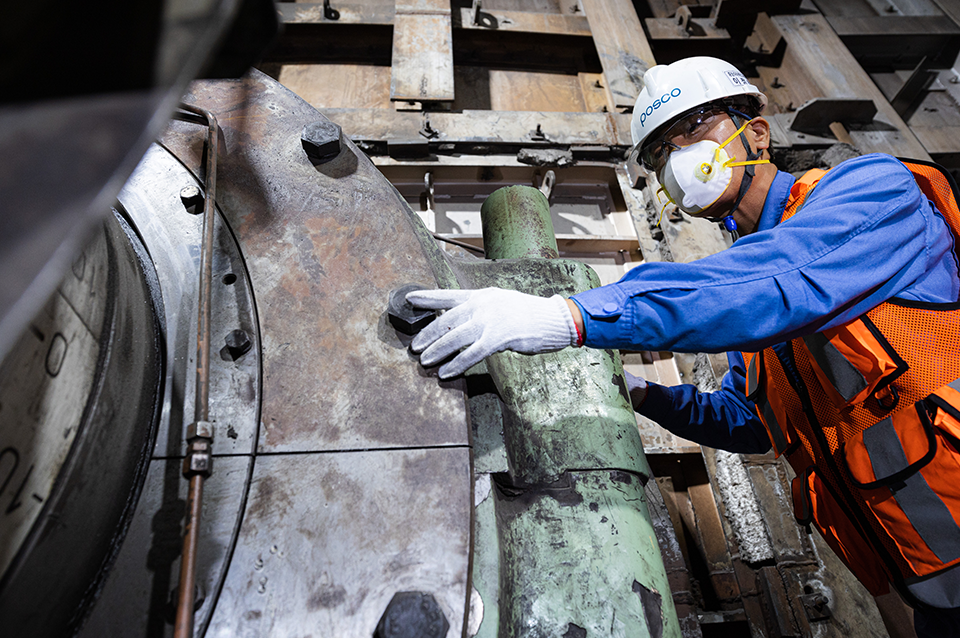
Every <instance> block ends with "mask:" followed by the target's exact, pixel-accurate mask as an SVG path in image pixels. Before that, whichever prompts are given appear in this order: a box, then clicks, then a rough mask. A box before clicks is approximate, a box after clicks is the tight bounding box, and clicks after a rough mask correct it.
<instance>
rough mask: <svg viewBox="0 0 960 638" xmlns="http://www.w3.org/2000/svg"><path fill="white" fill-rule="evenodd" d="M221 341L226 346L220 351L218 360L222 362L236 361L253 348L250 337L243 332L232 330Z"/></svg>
mask: <svg viewBox="0 0 960 638" xmlns="http://www.w3.org/2000/svg"><path fill="white" fill-rule="evenodd" d="M223 341H224V343H226V344H227V345H225V346H224V347H223V348H221V349H220V358H221V359H224V360H227V359H230V360H232V361H236V360H237V359H239V358H240V357H242V356H243V355H245V354H247V353H248V352H250V348H252V347H253V343H251V341H250V336H249V335H248V334H247V333H246V331H244V330H232V331H231V332H230V334H228V335H227V336H226V337H224V338H223Z"/></svg>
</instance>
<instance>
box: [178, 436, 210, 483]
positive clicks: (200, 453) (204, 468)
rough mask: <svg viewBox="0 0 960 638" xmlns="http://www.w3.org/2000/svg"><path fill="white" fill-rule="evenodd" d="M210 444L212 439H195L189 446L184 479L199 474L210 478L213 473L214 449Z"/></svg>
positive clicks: (184, 467) (184, 463) (185, 459)
mask: <svg viewBox="0 0 960 638" xmlns="http://www.w3.org/2000/svg"><path fill="white" fill-rule="evenodd" d="M210 443H211V442H210V439H203V438H195V439H193V440H191V441H190V442H189V443H188V444H187V455H186V456H185V457H184V459H183V475H184V477H186V478H190V477H192V476H196V475H198V474H199V475H201V476H204V477H207V476H210V474H211V473H212V472H213V448H212V446H211V444H210Z"/></svg>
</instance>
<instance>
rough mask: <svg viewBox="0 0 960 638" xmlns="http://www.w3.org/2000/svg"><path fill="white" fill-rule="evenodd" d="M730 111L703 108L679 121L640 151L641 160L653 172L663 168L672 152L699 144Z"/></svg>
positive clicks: (715, 107)
mask: <svg viewBox="0 0 960 638" xmlns="http://www.w3.org/2000/svg"><path fill="white" fill-rule="evenodd" d="M727 113H728V110H727V109H725V108H721V107H717V106H704V107H701V108H699V109H697V110H695V111H693V112H691V113H689V114H687V115H685V116H683V117H681V118H680V119H679V120H677V121H676V122H675V123H674V124H673V125H672V126H670V128H668V129H667V130H666V131H664V132H663V134H662V135H658V136H657V137H656V138H655V139H654V140H653V141H652V142H651V143H649V144H647V145H645V146H644V147H643V148H641V149H640V154H639V159H640V161H641V162H642V163H643V166H644V167H645V168H646V169H648V170H651V171H656V170H659V169H660V168H662V167H663V166H664V165H665V164H666V163H667V157H668V156H669V155H670V153H671V152H673V151H676V150H679V149H681V148H683V147H684V146H690V145H691V144H694V143H695V142H699V141H700V140H701V139H703V137H704V136H705V135H706V134H707V133H708V132H709V131H710V128H711V126H712V125H713V124H714V123H715V122H716V120H717V118H718V117H719V116H721V115H726V114H727Z"/></svg>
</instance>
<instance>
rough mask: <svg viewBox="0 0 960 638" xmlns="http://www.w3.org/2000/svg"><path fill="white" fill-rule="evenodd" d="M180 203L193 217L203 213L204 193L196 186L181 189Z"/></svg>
mask: <svg viewBox="0 0 960 638" xmlns="http://www.w3.org/2000/svg"><path fill="white" fill-rule="evenodd" d="M180 201H181V202H183V207H184V209H185V210H186V211H187V212H188V213H190V214H191V215H199V214H200V213H202V212H203V193H202V192H200V189H199V188H197V187H196V186H184V187H183V188H181V189H180Z"/></svg>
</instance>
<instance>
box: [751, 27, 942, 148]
mask: <svg viewBox="0 0 960 638" xmlns="http://www.w3.org/2000/svg"><path fill="white" fill-rule="evenodd" d="M761 19H764V18H763V17H761ZM769 20H771V21H772V23H773V24H774V25H775V26H776V27H777V28H778V29H779V31H780V33H781V34H782V36H783V37H784V39H785V40H786V41H787V48H786V52H785V53H784V58H783V64H781V66H780V67H779V68H776V69H773V68H760V69H759V70H760V74H761V77H762V78H763V79H764V81H765V83H766V84H767V86H768V87H769V86H771V85H773V86H776V85H777V84H780V85H785V88H786V90H787V91H788V94H787V95H784V94H783V93H779V94H778V93H776V92H771V93H769V94H768V96H769V97H771V99H772V100H774V101H777V100H781V101H782V100H783V99H784V97H786V98H787V99H790V101H792V102H794V103H793V105H792V106H793V108H796V107H798V106H800V105H801V104H802V103H804V102H806V101H807V100H810V99H812V98H816V97H829V98H867V99H871V100H873V101H874V103H875V104H876V106H877V111H878V112H877V117H876V119H875V120H874V122H873V124H870V125H866V126H861V127H858V128H856V129H854V130H850V131H849V132H850V137H851V139H853V141H854V143H855V144H856V146H857V147H858V148H859V149H860V150H861V151H863V152H865V153H870V152H881V153H889V154H891V155H894V156H897V157H913V158H917V159H929V158H930V156H929V154H928V153H927V151H926V149H924V147H923V145H922V144H921V143H920V141H919V140H918V139H917V137H916V136H915V135H914V134H913V132H912V131H911V130H910V128H909V127H908V126H907V124H906V123H905V122H904V121H903V119H901V117H900V115H899V114H898V113H897V112H896V110H895V109H894V108H893V106H891V105H890V103H889V102H887V99H886V97H884V95H883V93H882V92H881V91H880V89H879V88H877V85H876V84H874V83H873V80H871V79H870V76H869V75H867V73H866V71H864V70H863V68H862V67H861V66H860V65H859V64H858V63H857V60H856V59H855V58H854V57H853V55H852V54H851V53H850V51H849V50H848V49H847V47H846V46H845V45H844V44H843V42H842V41H841V40H840V37H839V36H838V35H837V34H836V33H835V32H834V31H833V29H832V28H830V24H829V22H827V20H826V18H824V17H823V16H822V15H819V14H806V15H780V16H773V17H771V18H769ZM774 76H777V78H778V82H776V83H775V82H774ZM791 96H792V97H791ZM781 106H783V105H781ZM784 110H786V109H784Z"/></svg>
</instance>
